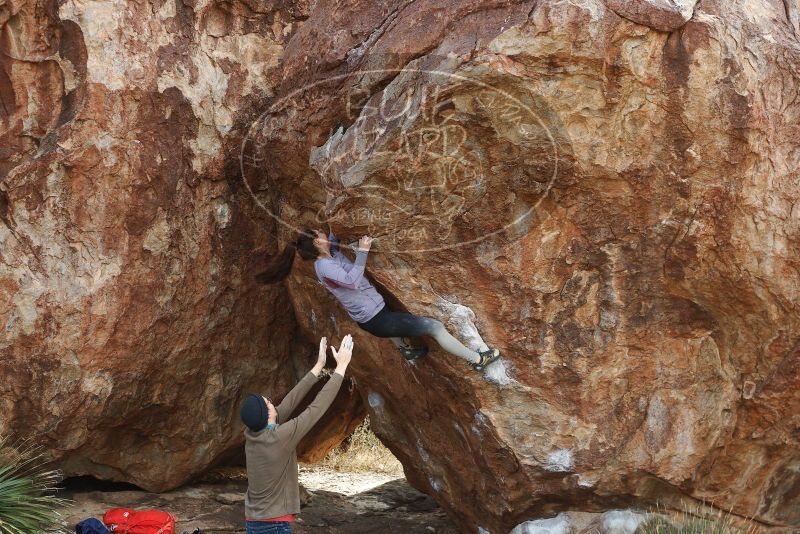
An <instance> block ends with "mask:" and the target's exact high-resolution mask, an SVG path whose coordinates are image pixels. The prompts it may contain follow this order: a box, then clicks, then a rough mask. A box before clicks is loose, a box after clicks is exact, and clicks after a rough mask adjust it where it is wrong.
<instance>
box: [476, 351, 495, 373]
mask: <svg viewBox="0 0 800 534" xmlns="http://www.w3.org/2000/svg"><path fill="white" fill-rule="evenodd" d="M480 357H481V359H480V360H478V361H477V362H475V363H471V364H470V365H471V366H472V368H473V369H475V370H476V371H483V370H484V369H485V368H486V366H487V365H489V364H490V363H492V362H494V361H497V359H498V358H500V351H499V350H497V349H489V350H485V351H483V352H481V353H480Z"/></svg>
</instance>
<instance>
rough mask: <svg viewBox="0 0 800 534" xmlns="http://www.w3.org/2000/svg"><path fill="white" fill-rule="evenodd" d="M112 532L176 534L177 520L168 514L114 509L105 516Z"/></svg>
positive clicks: (156, 511)
mask: <svg viewBox="0 0 800 534" xmlns="http://www.w3.org/2000/svg"><path fill="white" fill-rule="evenodd" d="M103 523H105V524H106V526H107V527H108V530H110V531H111V532H118V533H120V534H175V518H174V517H172V516H171V515H170V514H168V513H167V512H159V511H158V510H145V511H144V512H137V511H135V510H129V509H127V508H114V509H113V510H109V511H108V512H106V514H105V515H104V516H103Z"/></svg>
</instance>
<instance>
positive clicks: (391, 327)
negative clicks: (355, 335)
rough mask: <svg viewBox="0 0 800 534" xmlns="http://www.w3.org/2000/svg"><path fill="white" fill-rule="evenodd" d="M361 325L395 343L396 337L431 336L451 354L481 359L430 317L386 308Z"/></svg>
mask: <svg viewBox="0 0 800 534" xmlns="http://www.w3.org/2000/svg"><path fill="white" fill-rule="evenodd" d="M359 326H361V328H363V329H364V330H366V331H367V332H369V333H370V334H372V335H374V336H378V337H388V338H393V339H392V341H393V342H394V343H395V344H396V341H395V340H394V338H403V337H419V336H431V337H432V338H433V339H435V340H436V342H437V343H438V344H439V346H441V347H442V348H443V349H444V350H446V351H447V352H449V353H450V354H453V355H455V356H458V357H459V358H463V359H465V360H467V361H468V362H471V363H475V362H477V361H479V360H480V356H479V355H478V353H477V352H475V351H474V350H470V349H468V348H467V347H465V346H464V345H463V344H462V343H461V342H460V341H459V340H457V339H456V338H454V337H453V336H452V335H451V334H450V332H448V331H447V329H446V328H445V327H444V325H443V324H442V323H441V321H437V320H436V319H431V318H429V317H420V316H419V315H412V314H410V313H407V312H394V311H389V310H386V309H384V310H381V312H380V313H379V314H378V315H376V316H375V317H374V318H372V319H370V320H369V321H367V322H366V323H361V324H360V325H359Z"/></svg>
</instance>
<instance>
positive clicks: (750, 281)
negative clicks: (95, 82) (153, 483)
mask: <svg viewBox="0 0 800 534" xmlns="http://www.w3.org/2000/svg"><path fill="white" fill-rule="evenodd" d="M662 4H663V5H662ZM668 4H669V3H667V2H626V3H624V6H623V4H622V3H613V2H609V5H610V6H611V7H609V5H607V4H606V3H605V2H602V1H599V0H582V1H569V2H568V1H540V2H518V3H515V2H502V3H499V2H498V3H492V2H485V1H484V2H467V1H463V2H450V3H449V6H448V8H447V9H442V8H440V4H438V3H434V2H424V1H417V2H413V3H412V4H410V5H407V4H405V3H399V2H397V3H395V2H385V3H371V4H369V5H368V6H367V5H363V4H360V3H359V4H356V3H344V4H342V3H339V4H338V5H337V7H335V8H334V7H333V5H334V4H333V3H320V4H318V5H317V7H316V9H315V10H314V11H313V12H312V14H311V17H310V18H309V20H308V21H306V23H305V24H304V25H303V26H302V27H301V28H300V29H299V30H298V32H297V33H296V34H295V35H294V36H293V37H292V41H291V43H290V45H289V47H288V49H287V54H286V56H285V58H284V61H285V63H284V66H283V69H284V73H285V80H286V81H285V84H284V85H282V86H281V88H280V89H279V90H278V94H279V95H280V96H286V98H284V99H282V100H278V101H277V103H276V105H275V106H274V107H273V108H272V109H270V110H268V113H267V114H266V115H265V120H263V121H258V122H257V123H256V127H254V128H253V130H252V139H251V146H250V148H251V150H252V153H253V155H254V157H255V155H258V157H259V158H267V159H269V158H272V159H269V161H270V162H271V166H270V167H269V169H268V172H267V173H266V177H264V176H263V175H260V174H259V173H258V172H257V169H256V167H257V166H247V165H245V171H246V175H248V176H249V179H251V181H252V184H253V189H254V190H255V191H262V193H261V194H260V197H259V198H261V199H262V202H263V205H264V206H265V207H267V208H270V207H274V206H279V207H280V209H281V212H280V218H281V220H283V221H285V222H287V223H289V224H294V225H297V226H303V225H306V224H316V225H318V226H320V225H321V224H320V222H319V221H330V222H331V224H332V225H333V227H334V229H336V230H337V231H339V232H340V233H346V234H347V237H349V238H354V237H356V236H358V235H359V234H360V233H362V232H370V233H371V234H373V235H377V236H379V239H378V241H377V243H376V247H375V248H376V249H377V250H376V251H375V253H374V254H373V255H372V258H371V260H370V261H371V263H370V267H371V272H372V276H373V277H374V278H375V279H376V280H377V281H378V282H380V284H381V286H382V287H384V288H385V290H386V292H387V293H388V294H391V295H392V296H393V298H395V299H396V301H397V304H398V305H403V306H405V307H407V308H408V309H409V310H411V311H413V312H416V313H421V314H426V315H431V316H435V317H438V318H440V319H442V320H444V321H445V322H447V323H448V324H449V325H450V326H451V328H452V329H453V330H455V331H459V332H460V333H461V335H462V336H463V337H468V338H471V339H472V340H473V341H474V342H475V343H476V344H478V343H479V339H478V338H476V337H475V333H476V332H475V330H474V328H473V326H477V328H478V330H479V331H480V333H481V334H482V335H483V337H484V339H485V340H486V341H487V342H489V343H492V344H495V345H497V346H499V347H500V348H501V349H502V350H503V352H504V354H505V358H504V360H503V362H502V363H501V364H498V365H496V366H494V367H493V368H492V369H490V370H489V372H488V373H487V376H486V377H483V376H479V375H476V374H475V373H473V372H471V371H469V370H468V369H467V368H466V366H465V365H464V364H463V362H460V361H458V360H456V359H454V358H451V357H449V356H447V355H444V354H441V353H440V352H438V351H437V352H434V353H433V354H432V356H431V357H430V358H428V359H426V360H423V361H420V362H419V363H417V364H415V365H413V366H410V365H407V364H405V363H404V362H402V361H401V360H400V358H399V356H398V355H397V354H396V353H395V352H394V351H393V349H392V347H391V345H390V344H389V343H387V342H382V341H378V340H374V339H370V338H368V337H367V336H363V335H360V336H359V337H358V339H357V342H358V343H359V346H360V347H361V348H362V350H361V352H360V354H359V357H358V358H357V360H356V362H355V364H354V367H355V369H354V373H355V374H356V376H357V377H358V380H359V384H360V386H361V387H362V391H363V393H364V394H365V395H366V397H367V399H368V403H369V406H370V408H369V409H370V415H371V420H372V422H373V425H374V427H375V428H376V429H377V432H378V433H379V435H380V436H381V437H382V438H383V439H384V440H385V441H386V442H387V443H388V444H389V446H390V447H391V448H392V450H393V451H394V452H395V453H396V454H397V455H398V457H399V458H400V459H401V460H402V461H403V463H404V465H405V466H406V470H407V474H408V476H409V478H410V479H411V480H412V482H413V483H414V484H415V485H416V486H417V487H420V488H424V489H425V490H426V491H428V492H430V493H432V494H434V495H437V496H438V498H439V499H440V501H441V502H442V503H444V504H445V505H446V506H447V507H449V508H450V510H451V511H452V512H453V514H454V517H458V518H459V521H460V522H461V524H462V526H463V527H464V528H465V529H474V528H475V527H483V528H485V529H487V530H489V531H491V532H506V531H508V530H509V529H510V528H512V527H514V526H515V525H517V524H521V523H523V522H524V521H526V520H527V519H534V518H537V517H543V516H546V515H549V514H552V513H554V512H556V511H558V510H565V509H569V508H570V507H573V508H574V507H575V506H578V507H580V508H583V509H584V510H602V509H608V508H611V507H619V506H624V505H625V504H626V503H630V502H631V501H634V500H638V501H640V502H644V503H648V502H649V503H653V502H655V501H656V500H659V501H661V502H667V503H669V504H670V505H673V506H676V507H678V508H680V507H681V506H683V505H684V504H683V503H686V501H691V500H692V499H696V500H703V501H705V502H710V503H713V504H714V505H716V506H719V507H721V508H722V509H725V510H732V511H733V512H734V513H736V514H740V515H742V516H754V517H756V518H757V520H759V521H762V522H763V523H765V524H772V525H798V524H800V515H798V510H800V506H798V504H800V503H798V498H799V497H798V491H797V488H798V487H800V470H799V469H798V466H800V450H799V448H798V444H799V443H798V440H800V430H799V429H800V419H798V416H797V413H798V410H797V408H798V406H800V398H799V397H798V388H797V386H798V381H800V377H799V376H798V373H799V372H800V313H798V304H800V284H799V283H798V257H799V256H800V255H799V254H798V252H800V203H798V200H800V184H799V183H798V178H797V175H796V170H797V166H798V154H797V150H796V147H797V146H798V141H799V140H800V138H799V137H798V131H797V128H796V122H797V116H798V111H799V110H800V108H798V105H797V103H796V101H795V100H796V98H795V97H796V94H797V87H798V83H797V72H798V65H799V64H800V63H799V62H798V60H800V43H798V41H797V39H796V37H795V34H794V31H793V22H792V20H793V19H792V12H793V11H792V9H791V8H790V7H791V6H786V5H784V3H783V2H781V1H772V2H758V3H754V2H748V1H733V2H731V1H725V2H723V1H713V0H704V1H703V2H700V3H698V4H697V5H696V6H695V5H694V3H693V2H691V3H689V2H686V3H680V5H678V4H677V3H676V4H675V6H674V7H675V9H673V8H672V7H670V8H669V9H667V11H669V12H670V13H671V15H670V16H674V17H673V18H669V17H667V18H664V17H665V16H666V15H669V14H670V13H666V12H664V11H663V10H659V6H661V7H664V6H667V5H668ZM690 4H691V5H690ZM620 6H623V7H625V9H626V11H624V12H620V9H619V8H620ZM614 7H616V8H618V9H613V8H614ZM787 7H789V9H787ZM620 15H622V16H620ZM690 18H691V20H689V19H690ZM633 21H637V22H643V23H647V24H651V25H652V26H655V27H656V28H662V29H666V28H669V29H675V31H672V32H671V33H666V32H662V31H657V30H656V29H654V28H652V27H649V26H646V25H640V24H636V23H634V22H633ZM659 21H660V22H659ZM687 21H688V22H687ZM312 48H313V49H314V50H316V51H317V53H316V54H313V55H310V54H307V50H309V49H312ZM400 67H407V68H408V71H406V72H402V73H398V72H396V71H395V72H391V69H393V68H400ZM387 69H388V70H387ZM409 71H411V72H409ZM347 73H358V74H357V75H353V76H351V77H347V76H345V75H346V74H347ZM303 87H306V89H303ZM437 91H438V93H437ZM298 146H300V147H305V148H304V149H303V150H298ZM267 159H263V160H261V161H266V160H267ZM426 187H427V188H426ZM509 222H510V223H513V224H511V225H510V226H509V225H508V224H507V223H509ZM288 234H289V231H288V229H286V228H281V235H282V236H283V237H282V238H283V239H286V237H287V236H288ZM463 243H471V245H470V246H466V247H464V246H460V247H459V246H457V245H459V244H463ZM421 250H422V251H424V252H420V251H421ZM289 288H290V294H291V298H292V300H293V302H294V305H295V310H297V312H298V320H299V321H300V322H301V325H302V327H303V328H304V329H306V331H307V332H313V331H316V330H331V329H335V328H338V329H339V330H340V331H341V332H342V333H344V332H346V331H349V330H353V325H352V324H351V323H350V322H349V321H348V319H347V318H346V316H345V315H344V314H343V313H342V312H341V310H339V309H338V307H337V306H336V303H335V302H333V301H332V300H331V298H330V297H329V296H328V295H327V294H326V292H325V290H324V289H323V288H320V287H319V286H318V285H317V284H316V283H315V281H314V279H313V275H312V273H311V270H310V266H308V265H305V266H303V267H302V268H301V269H300V270H297V271H296V272H295V274H294V275H293V277H292V278H291V280H290V282H289ZM320 307H323V309H324V311H321V310H320ZM465 307H468V308H469V309H471V311H472V312H474V314H475V320H474V321H472V324H471V323H470V320H469V319H470V315H469V310H467V309H466V308H465ZM365 346H367V347H369V350H363V348H364V347H365ZM479 496H484V497H485V496H491V498H490V499H485V498H484V499H480V500H479Z"/></svg>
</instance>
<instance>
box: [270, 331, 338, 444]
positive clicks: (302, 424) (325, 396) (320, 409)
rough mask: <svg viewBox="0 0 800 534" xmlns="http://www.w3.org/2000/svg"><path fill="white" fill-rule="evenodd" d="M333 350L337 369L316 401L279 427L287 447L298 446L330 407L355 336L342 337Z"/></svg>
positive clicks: (281, 437) (279, 436)
mask: <svg viewBox="0 0 800 534" xmlns="http://www.w3.org/2000/svg"><path fill="white" fill-rule="evenodd" d="M331 352H333V357H334V358H335V359H336V371H334V373H333V374H332V375H331V377H330V378H329V379H328V383H327V384H325V387H323V388H322V390H321V391H320V392H319V393H318V394H317V396H316V398H315V399H314V402H312V403H311V404H310V405H309V406H308V408H306V409H305V410H303V413H301V414H300V415H298V416H297V417H295V418H294V419H291V420H289V421H287V422H286V423H285V424H282V425H280V426H279V427H278V430H277V433H278V438H280V440H281V441H282V442H283V443H284V445H286V448H287V449H290V450H291V449H294V448H295V447H297V444H298V443H299V442H300V440H301V439H303V436H305V435H306V433H307V432H308V431H309V430H311V427H313V426H314V424H316V422H317V421H319V419H320V417H322V415H323V414H324V413H325V412H326V411H327V410H328V408H330V406H331V404H332V403H333V400H334V399H335V398H336V394H337V393H338V392H339V388H340V387H341V386H342V380H344V373H345V371H346V370H347V365H348V364H349V363H350V357H351V355H352V353H353V338H352V337H351V336H350V335H349V334H348V335H346V336H345V337H344V339H342V344H341V346H340V347H339V350H338V351H336V349H334V348H333V347H331Z"/></svg>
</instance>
